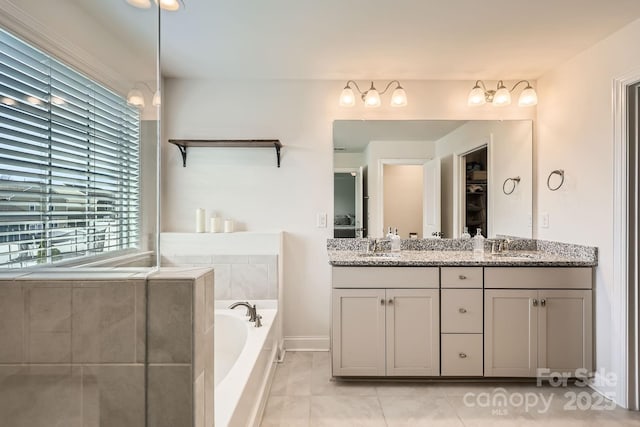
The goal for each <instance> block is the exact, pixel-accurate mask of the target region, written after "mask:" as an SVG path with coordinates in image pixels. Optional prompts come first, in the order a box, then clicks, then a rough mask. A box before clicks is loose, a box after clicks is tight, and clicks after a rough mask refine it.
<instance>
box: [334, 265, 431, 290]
mask: <svg viewBox="0 0 640 427" xmlns="http://www.w3.org/2000/svg"><path fill="white" fill-rule="evenodd" d="M332 276H333V277H332V284H333V287H334V288H391V289H393V288H435V289H437V288H438V287H439V283H440V277H439V276H440V274H439V271H438V267H333V268H332Z"/></svg>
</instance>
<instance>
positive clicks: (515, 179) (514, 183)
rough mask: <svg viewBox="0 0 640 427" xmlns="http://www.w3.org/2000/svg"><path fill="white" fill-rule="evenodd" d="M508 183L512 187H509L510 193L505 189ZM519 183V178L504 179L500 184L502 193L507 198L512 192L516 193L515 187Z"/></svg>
mask: <svg viewBox="0 0 640 427" xmlns="http://www.w3.org/2000/svg"><path fill="white" fill-rule="evenodd" d="M509 182H511V183H512V185H513V186H512V187H511V190H510V191H507V188H506V187H507V183H509ZM519 183H520V177H519V176H516V177H513V178H507V179H505V180H504V182H503V183H502V192H503V193H504V194H506V195H507V196H508V195H509V194H511V193H513V192H514V191H516V187H517V185H518V184H519Z"/></svg>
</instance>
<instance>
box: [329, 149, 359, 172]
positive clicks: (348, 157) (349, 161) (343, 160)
mask: <svg viewBox="0 0 640 427" xmlns="http://www.w3.org/2000/svg"><path fill="white" fill-rule="evenodd" d="M366 163H367V162H366V160H365V159H364V153H340V152H338V153H334V154H333V168H334V169H349V168H355V169H357V168H359V167H360V166H364V165H365V164H366Z"/></svg>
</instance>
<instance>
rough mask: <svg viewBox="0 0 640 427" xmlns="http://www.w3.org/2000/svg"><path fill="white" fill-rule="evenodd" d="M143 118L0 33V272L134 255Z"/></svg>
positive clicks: (87, 81)
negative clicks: (120, 252)
mask: <svg viewBox="0 0 640 427" xmlns="http://www.w3.org/2000/svg"><path fill="white" fill-rule="evenodd" d="M139 130H140V118H139V113H138V111H137V110H136V109H135V108H133V107H131V106H129V105H127V102H126V100H125V99H124V98H123V97H121V96H119V95H117V94H116V93H114V92H112V91H110V90H109V89H107V88H105V87H103V86H101V85H100V84H98V83H96V82H95V81H92V80H90V79H88V78H87V77H85V76H84V75H82V74H80V73H78V72H76V71H74V70H72V69H71V68H69V67H67V66H65V65H64V64H62V63H61V62H59V61H57V60H55V59H53V58H52V57H51V56H49V55H47V54H45V53H43V52H42V51H40V50H38V49H36V48H34V47H32V46H30V45H28V44H26V43H24V42H22V41H21V40H19V39H17V38H16V37H14V36H12V35H11V34H9V33H7V32H5V31H3V30H0V267H26V266H30V265H36V264H47V263H51V262H56V261H60V260H65V259H69V258H75V257H80V256H85V255H93V254H99V253H103V252H109V251H117V250H123V249H128V248H135V247H137V246H138V242H139V228H140V227H139V180H140V152H139V139H140V138H139Z"/></svg>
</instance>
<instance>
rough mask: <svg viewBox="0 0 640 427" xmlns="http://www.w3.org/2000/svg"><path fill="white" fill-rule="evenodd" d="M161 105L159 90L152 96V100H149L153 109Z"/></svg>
mask: <svg viewBox="0 0 640 427" xmlns="http://www.w3.org/2000/svg"><path fill="white" fill-rule="evenodd" d="M160 103H161V99H160V90H157V91H156V93H154V94H153V99H152V100H151V105H153V106H154V107H159V106H160Z"/></svg>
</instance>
